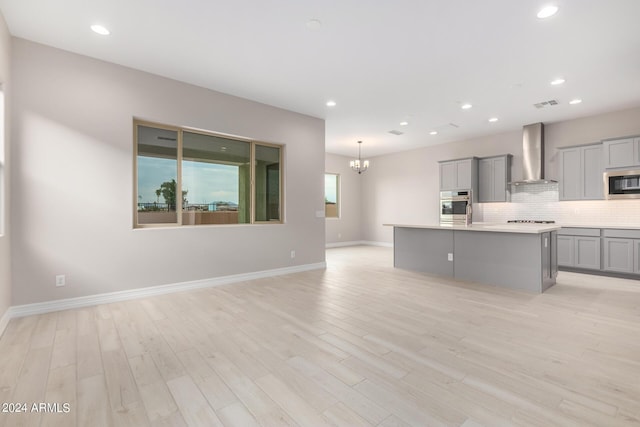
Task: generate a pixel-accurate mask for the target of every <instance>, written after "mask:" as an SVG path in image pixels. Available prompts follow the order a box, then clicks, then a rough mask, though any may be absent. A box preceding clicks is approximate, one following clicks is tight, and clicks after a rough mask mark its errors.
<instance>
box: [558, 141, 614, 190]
mask: <svg viewBox="0 0 640 427" xmlns="http://www.w3.org/2000/svg"><path fill="white" fill-rule="evenodd" d="M602 147H603V146H602V144H592V145H584V146H580V147H569V148H561V149H559V150H558V160H559V168H560V169H559V171H558V172H559V186H558V189H559V199H560V200H598V199H603V198H604V189H603V180H602V174H603V172H604V166H603V162H602Z"/></svg>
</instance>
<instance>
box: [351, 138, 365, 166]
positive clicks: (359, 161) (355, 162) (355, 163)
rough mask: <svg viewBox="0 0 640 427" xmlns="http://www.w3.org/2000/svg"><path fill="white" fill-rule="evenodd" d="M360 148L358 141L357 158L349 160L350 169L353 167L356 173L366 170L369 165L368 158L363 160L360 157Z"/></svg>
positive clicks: (360, 144) (360, 143)
mask: <svg viewBox="0 0 640 427" xmlns="http://www.w3.org/2000/svg"><path fill="white" fill-rule="evenodd" d="M361 148H362V141H358V159H357V160H351V162H349V166H351V169H353V170H354V171H356V172H358V173H362V172H364V171H366V170H367V168H368V167H369V160H365V161H364V162H363V161H362V159H361V157H360V151H361Z"/></svg>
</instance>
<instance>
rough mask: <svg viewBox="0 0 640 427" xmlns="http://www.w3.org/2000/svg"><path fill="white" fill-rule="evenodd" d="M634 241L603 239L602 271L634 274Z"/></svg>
mask: <svg viewBox="0 0 640 427" xmlns="http://www.w3.org/2000/svg"><path fill="white" fill-rule="evenodd" d="M635 244H636V241H635V240H634V239H621V238H613V237H605V238H604V239H603V246H604V265H603V266H602V267H603V270H605V271H614V272H617V273H633V272H634V262H633V261H634V256H633V253H634V245H635Z"/></svg>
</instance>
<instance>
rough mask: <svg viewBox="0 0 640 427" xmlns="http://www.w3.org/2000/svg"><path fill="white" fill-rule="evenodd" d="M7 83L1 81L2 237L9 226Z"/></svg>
mask: <svg viewBox="0 0 640 427" xmlns="http://www.w3.org/2000/svg"><path fill="white" fill-rule="evenodd" d="M6 96H7V95H6V91H5V85H4V83H2V82H0V121H1V122H0V237H3V236H4V235H5V234H6V227H7V226H8V225H7V223H6V221H7V211H8V210H9V206H8V205H7V203H8V197H7V191H8V188H7V187H8V184H7V180H8V178H7V155H6V154H7V148H6V140H5V136H6V134H7V105H6V104H7V97H6Z"/></svg>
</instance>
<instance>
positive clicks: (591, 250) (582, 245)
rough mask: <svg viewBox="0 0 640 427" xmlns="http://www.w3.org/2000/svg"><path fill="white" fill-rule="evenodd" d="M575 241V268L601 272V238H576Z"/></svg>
mask: <svg viewBox="0 0 640 427" xmlns="http://www.w3.org/2000/svg"><path fill="white" fill-rule="evenodd" d="M573 239H574V245H575V246H574V251H573V253H574V262H575V264H574V265H575V267H577V268H588V269H592V270H600V238H599V237H582V236H576V237H574V238H573Z"/></svg>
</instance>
